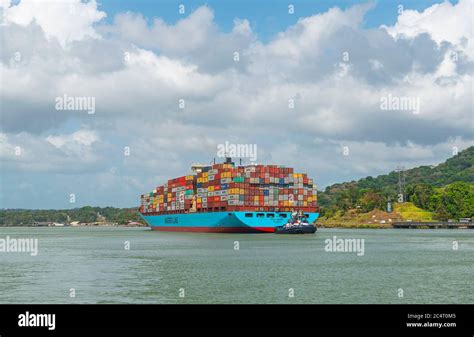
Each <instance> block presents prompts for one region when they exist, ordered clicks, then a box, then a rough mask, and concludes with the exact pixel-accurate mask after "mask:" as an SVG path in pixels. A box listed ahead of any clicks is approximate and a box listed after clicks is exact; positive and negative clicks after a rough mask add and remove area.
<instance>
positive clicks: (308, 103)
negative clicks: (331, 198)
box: [0, 0, 474, 208]
mask: <svg viewBox="0 0 474 337" xmlns="http://www.w3.org/2000/svg"><path fill="white" fill-rule="evenodd" d="M265 3H266V4H265V5H263V4H259V2H257V1H254V2H251V1H240V2H238V1H225V2H224V1H220V2H217V1H206V2H204V1H201V2H198V1H178V2H175V1H159V2H158V1H156V2H155V1H143V0H142V1H122V2H118V1H113V0H110V1H106V0H104V1H101V3H100V4H99V3H97V2H95V1H90V2H85V1H82V2H81V1H80V0H68V1H58V2H56V1H54V2H53V1H49V2H44V1H42V2H37V1H20V2H18V1H13V2H10V1H9V0H2V1H0V7H1V8H0V11H1V12H0V14H2V15H1V16H0V19H1V20H2V21H1V25H0V31H1V34H0V62H1V63H0V84H1V89H0V99H1V106H0V109H1V124H0V146H1V147H0V159H1V168H0V169H1V181H0V207H2V208H70V207H79V206H83V205H98V206H107V205H111V206H117V207H131V206H136V205H137V204H138V202H139V195H140V194H141V193H143V192H146V191H149V190H151V189H153V188H154V186H157V185H159V184H161V183H163V182H164V181H165V180H166V179H168V178H172V177H175V176H178V175H183V174H186V173H188V172H189V167H190V165H191V164H192V163H209V162H211V161H212V159H213V158H214V157H216V156H217V146H218V145H219V144H223V143H225V142H226V141H227V142H229V143H232V144H256V145H257V148H258V159H257V161H258V162H259V163H266V164H281V165H286V166H292V167H295V169H297V170H298V171H302V172H307V173H308V174H309V175H310V176H311V177H313V178H314V179H315V181H316V182H317V184H318V186H319V188H320V189H322V188H324V187H325V186H327V185H329V184H332V183H336V182H342V181H348V180H353V179H358V178H361V177H365V176H368V175H379V174H384V173H387V172H389V171H391V170H394V169H395V168H396V167H397V166H398V165H403V166H405V167H407V168H410V167H415V166H418V165H425V164H436V163H439V162H442V161H444V160H445V159H447V158H448V157H450V156H452V155H453V149H454V150H455V149H459V150H462V149H464V148H466V147H468V146H471V145H473V139H474V137H473V130H474V121H473V99H472V98H473V87H472V77H473V62H474V49H473V29H472V22H471V20H472V16H473V12H472V10H473V4H474V1H473V0H460V1H452V2H441V1H439V3H438V2H437V1H425V0H423V1H421V0H420V1H396V2H395V1H378V2H376V1H370V2H365V1H347V0H346V1H326V2H325V1H273V2H265ZM180 4H184V8H183V7H180ZM290 4H291V5H293V7H291V6H289V5H290ZM400 4H401V5H400ZM65 95H66V96H67V97H71V98H81V97H86V98H88V99H91V100H92V99H93V100H94V103H95V106H94V113H88V111H86V110H84V109H80V108H79V109H73V110H67V109H61V108H58V106H57V104H56V103H57V100H58V98H63V97H64V96H65ZM387 99H390V100H391V102H392V103H393V102H395V101H396V100H399V101H400V100H404V102H412V103H413V104H417V102H418V103H419V109H413V106H411V105H409V106H398V107H397V106H396V105H391V106H389V107H388V108H387V107H383V105H382V101H384V100H387ZM180 104H181V105H180ZM76 108H77V106H76ZM244 162H248V159H245V158H244ZM71 193H72V194H74V195H75V203H70V194H71Z"/></svg>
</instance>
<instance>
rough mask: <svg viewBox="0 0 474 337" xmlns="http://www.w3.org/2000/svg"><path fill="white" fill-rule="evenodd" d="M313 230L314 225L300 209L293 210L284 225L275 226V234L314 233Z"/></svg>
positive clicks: (314, 229) (314, 228) (314, 230)
mask: <svg viewBox="0 0 474 337" xmlns="http://www.w3.org/2000/svg"><path fill="white" fill-rule="evenodd" d="M315 232H316V226H314V225H312V224H310V223H309V222H308V219H307V218H306V216H305V215H304V214H303V212H302V211H301V210H300V211H298V212H293V213H292V214H291V218H290V220H289V221H288V222H287V223H286V224H285V225H283V226H278V227H275V234H314V233H315Z"/></svg>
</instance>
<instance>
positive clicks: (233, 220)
mask: <svg viewBox="0 0 474 337" xmlns="http://www.w3.org/2000/svg"><path fill="white" fill-rule="evenodd" d="M305 214H306V215H307V218H308V221H309V222H310V223H313V222H315V221H316V219H317V218H318V216H319V213H305ZM140 215H141V217H142V218H143V219H144V220H145V221H146V223H147V224H148V226H149V227H151V229H153V230H161V231H173V232H214V233H262V232H263V233H265V232H268V233H273V232H274V231H275V227H277V226H282V225H284V224H286V223H287V222H288V220H289V219H290V217H291V213H290V212H245V211H242V212H234V211H231V212H207V213H183V214H159V215H147V214H141V213H140Z"/></svg>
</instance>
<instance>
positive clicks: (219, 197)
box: [139, 158, 319, 233]
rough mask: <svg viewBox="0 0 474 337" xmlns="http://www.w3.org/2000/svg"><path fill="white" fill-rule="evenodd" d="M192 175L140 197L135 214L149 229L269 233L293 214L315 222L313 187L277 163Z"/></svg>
mask: <svg viewBox="0 0 474 337" xmlns="http://www.w3.org/2000/svg"><path fill="white" fill-rule="evenodd" d="M192 172H193V174H190V175H186V176H182V177H178V178H174V179H170V180H168V182H167V183H166V184H164V185H161V186H158V187H156V188H155V189H154V190H153V191H152V192H150V193H146V194H142V196H141V205H140V208H139V212H140V215H141V217H142V218H143V219H144V221H145V222H146V223H147V224H148V226H149V227H151V229H153V230H160V231H180V232H216V233H272V232H275V227H278V226H282V225H285V224H286V223H287V222H288V221H289V219H290V218H291V214H292V213H293V212H296V211H301V212H303V213H304V215H305V217H306V218H307V220H308V221H309V222H310V223H312V222H315V221H316V219H317V218H318V216H319V207H318V206H317V192H316V185H315V184H314V183H313V180H312V179H309V178H308V176H307V175H306V174H304V173H295V172H294V170H293V168H288V167H284V166H277V165H248V166H242V165H239V166H236V165H235V163H234V162H232V159H231V158H226V160H225V162H224V163H220V164H213V165H193V166H192Z"/></svg>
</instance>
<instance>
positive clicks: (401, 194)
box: [397, 166, 405, 202]
mask: <svg viewBox="0 0 474 337" xmlns="http://www.w3.org/2000/svg"><path fill="white" fill-rule="evenodd" d="M397 172H398V202H405V167H404V166H397Z"/></svg>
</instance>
